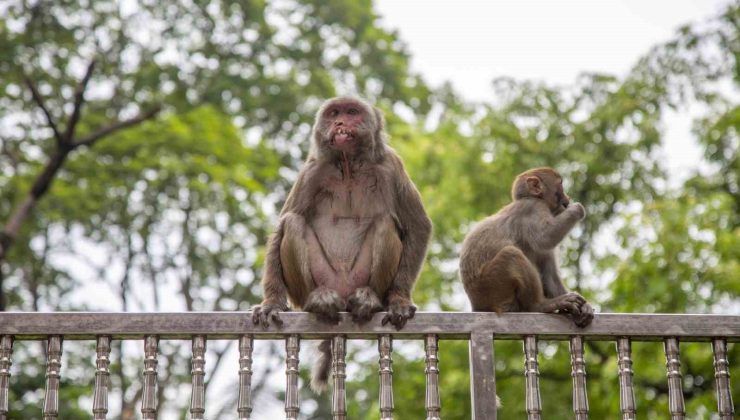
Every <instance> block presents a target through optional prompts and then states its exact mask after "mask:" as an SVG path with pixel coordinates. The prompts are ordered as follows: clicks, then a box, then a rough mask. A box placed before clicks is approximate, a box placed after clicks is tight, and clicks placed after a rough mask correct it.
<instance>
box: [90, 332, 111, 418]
mask: <svg viewBox="0 0 740 420" xmlns="http://www.w3.org/2000/svg"><path fill="white" fill-rule="evenodd" d="M95 350H96V353H97V357H96V358H95V390H94V392H93V409H92V412H93V418H94V419H95V420H105V418H106V417H107V414H108V384H109V382H110V337H108V336H105V335H101V336H99V337H98V340H97V346H96V349H95Z"/></svg>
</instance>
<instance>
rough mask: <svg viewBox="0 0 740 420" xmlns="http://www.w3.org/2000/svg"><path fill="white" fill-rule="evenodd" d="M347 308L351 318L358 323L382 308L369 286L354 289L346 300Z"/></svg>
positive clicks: (365, 320) (366, 319)
mask: <svg viewBox="0 0 740 420" xmlns="http://www.w3.org/2000/svg"><path fill="white" fill-rule="evenodd" d="M347 310H348V311H350V313H352V320H353V321H355V322H357V323H358V324H362V323H365V322H367V321H369V320H370V318H372V317H373V314H374V313H375V312H380V311H382V310H383V304H382V303H381V302H380V298H378V295H377V294H375V292H373V290H372V289H371V288H369V287H361V288H359V289H356V290H355V291H354V293H352V295H350V297H349V299H348V300H347Z"/></svg>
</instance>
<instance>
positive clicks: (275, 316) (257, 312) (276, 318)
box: [252, 303, 290, 329]
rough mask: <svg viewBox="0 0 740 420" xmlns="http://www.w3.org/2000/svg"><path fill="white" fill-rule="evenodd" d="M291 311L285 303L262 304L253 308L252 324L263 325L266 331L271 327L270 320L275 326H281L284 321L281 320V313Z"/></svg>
mask: <svg viewBox="0 0 740 420" xmlns="http://www.w3.org/2000/svg"><path fill="white" fill-rule="evenodd" d="M289 310H290V309H288V305H286V304H284V303H262V304H261V305H257V306H255V307H254V308H252V322H253V323H254V324H255V325H257V324H259V325H261V326H262V328H264V329H267V327H269V326H270V320H272V322H273V323H275V325H278V326H281V325H283V320H282V319H280V312H281V311H289Z"/></svg>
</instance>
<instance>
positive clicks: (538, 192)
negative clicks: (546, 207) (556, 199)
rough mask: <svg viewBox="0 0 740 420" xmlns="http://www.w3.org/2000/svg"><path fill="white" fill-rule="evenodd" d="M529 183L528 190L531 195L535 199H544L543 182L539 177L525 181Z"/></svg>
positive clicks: (531, 177) (528, 178)
mask: <svg viewBox="0 0 740 420" xmlns="http://www.w3.org/2000/svg"><path fill="white" fill-rule="evenodd" d="M525 181H526V182H527V190H528V191H529V194H531V195H533V196H535V197H542V190H543V188H542V181H541V180H540V178H539V177H536V176H530V177H527V179H526V180H525Z"/></svg>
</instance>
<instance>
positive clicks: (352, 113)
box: [347, 108, 360, 115]
mask: <svg viewBox="0 0 740 420" xmlns="http://www.w3.org/2000/svg"><path fill="white" fill-rule="evenodd" d="M347 113H348V114H349V115H357V114H359V113H360V110H359V109H357V108H350V109H349V110H347Z"/></svg>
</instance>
